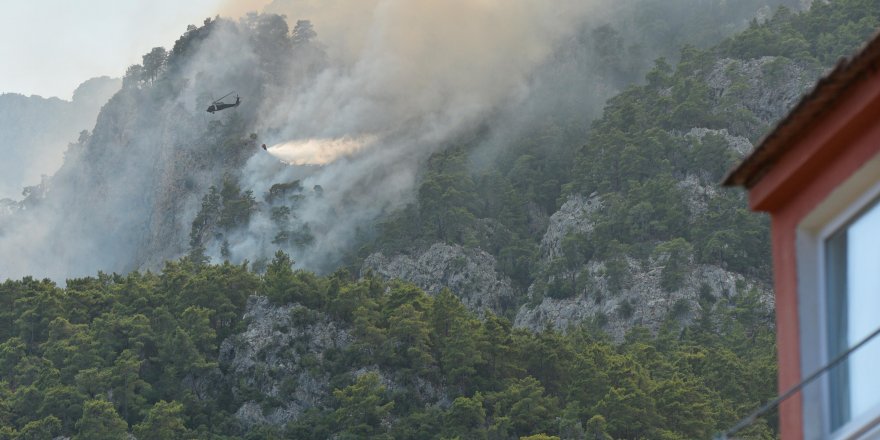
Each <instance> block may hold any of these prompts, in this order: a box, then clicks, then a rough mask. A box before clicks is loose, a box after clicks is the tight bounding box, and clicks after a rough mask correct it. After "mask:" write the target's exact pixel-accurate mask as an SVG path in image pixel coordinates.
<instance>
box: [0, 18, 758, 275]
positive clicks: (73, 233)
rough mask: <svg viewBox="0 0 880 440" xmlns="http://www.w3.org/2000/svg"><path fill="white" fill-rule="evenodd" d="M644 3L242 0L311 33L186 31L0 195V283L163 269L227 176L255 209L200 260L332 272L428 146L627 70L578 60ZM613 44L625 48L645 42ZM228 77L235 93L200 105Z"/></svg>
mask: <svg viewBox="0 0 880 440" xmlns="http://www.w3.org/2000/svg"><path fill="white" fill-rule="evenodd" d="M693 1H694V2H696V3H698V4H700V5H702V4H703V3H705V2H704V1H703V0H693ZM755 1H757V0H755ZM647 3H650V4H652V5H654V6H655V10H662V11H664V13H670V14H671V13H672V12H671V11H672V10H673V9H674V8H672V7H668V6H665V5H667V4H668V2H664V1H662V0H644V1H642V2H619V1H615V0H557V1H553V2H546V1H539V0H424V1H419V2H414V1H410V0H275V1H273V2H271V3H269V4H264V3H263V2H260V1H255V2H249V3H246V4H244V7H245V8H246V9H248V10H249V9H250V8H254V10H258V11H265V12H271V13H279V14H285V15H286V16H287V17H288V23H289V25H290V27H291V28H292V27H294V26H295V25H296V23H297V20H300V19H308V20H311V22H312V24H314V29H315V30H316V31H317V34H318V36H317V38H316V39H314V41H313V42H312V43H310V44H307V45H302V46H296V47H294V48H293V52H292V55H291V52H290V51H289V50H288V49H285V48H279V47H274V46H272V45H273V44H274V42H277V41H279V39H278V38H277V35H276V33H277V32H279V31H286V26H284V25H278V20H277V17H272V16H254V15H250V16H246V17H245V18H243V19H241V21H239V22H238V23H235V22H230V21H223V20H221V21H220V22H215V23H214V24H213V25H212V26H213V27H212V28H211V30H210V32H205V33H203V34H202V33H200V32H201V31H200V30H199V29H196V28H193V29H192V30H191V31H188V32H187V35H189V36H188V37H187V38H188V39H187V42H186V44H182V45H181V47H180V48H179V49H180V50H181V51H183V52H181V53H182V54H185V56H182V55H181V57H180V58H179V59H177V60H176V61H175V64H174V65H173V66H169V67H168V69H169V78H166V79H165V80H159V79H156V81H158V83H156V84H153V80H154V79H155V78H148V79H143V80H142V81H141V82H142V84H141V83H138V84H137V85H135V86H131V87H128V88H126V87H124V88H123V90H122V91H121V92H120V93H118V94H117V95H116V96H114V98H112V99H111V100H110V102H109V103H108V104H107V105H105V107H104V109H103V110H102V112H101V114H100V116H99V117H98V121H97V124H96V126H95V129H94V130H93V135H92V136H91V138H89V139H85V140H83V141H82V142H78V143H76V144H75V145H73V146H72V147H71V149H70V150H69V151H68V153H67V157H66V159H65V164H64V166H62V169H61V170H60V171H59V172H58V173H57V174H56V175H55V176H53V177H52V179H50V182H49V184H48V185H47V187H46V188H45V191H43V192H41V193H40V194H39V195H38V197H34V199H35V200H37V199H39V200H37V201H38V202H39V203H35V204H33V205H27V206H25V204H24V203H25V202H22V205H20V206H18V207H12V208H10V205H8V204H4V205H2V206H0V279H2V278H6V277H18V276H22V275H27V274H33V275H36V276H51V277H54V278H56V279H63V278H64V277H68V276H80V275H86V274H92V273H94V272H95V270H104V271H117V272H124V271H127V270H131V269H136V268H157V267H160V266H161V263H162V261H163V260H165V259H169V258H176V257H179V256H181V255H183V254H185V253H186V252H187V251H188V249H189V245H190V235H189V233H190V228H191V226H192V225H193V220H194V219H195V218H196V216H197V213H198V212H199V211H200V209H201V207H202V196H203V195H205V194H206V193H207V191H208V188H209V187H210V186H212V185H215V186H216V185H219V183H220V182H222V181H223V179H224V176H228V175H233V176H235V177H236V178H237V180H238V183H239V185H240V186H241V187H242V190H246V191H251V192H252V194H253V195H254V197H255V200H257V205H258V206H257V208H258V209H257V211H256V212H255V213H254V214H253V215H252V217H251V218H250V221H249V222H248V223H247V224H246V225H244V226H242V227H240V228H238V229H236V230H233V231H228V233H227V235H226V236H225V237H224V242H223V243H218V242H216V241H215V242H210V243H207V249H206V253H207V255H209V256H211V257H212V258H214V259H215V260H219V259H223V258H228V259H230V260H232V261H243V260H245V259H248V260H250V261H256V260H260V259H264V258H270V257H271V255H272V254H273V253H274V252H275V250H276V249H277V248H278V247H286V248H287V249H286V250H287V251H288V252H290V253H292V254H293V256H294V258H295V259H296V260H297V263H298V265H299V266H300V267H304V268H309V269H315V270H319V271H321V270H332V269H333V268H334V267H335V265H337V264H338V262H339V260H340V258H342V257H343V256H345V255H346V254H347V253H348V252H350V250H351V246H352V245H353V244H354V243H357V240H358V236H359V234H361V233H362V232H361V231H363V230H364V229H369V228H370V227H371V225H372V224H374V223H375V220H376V219H377V218H380V217H381V216H382V215H384V214H387V213H389V212H392V211H393V210H395V209H397V208H399V207H400V206H402V205H403V204H406V203H408V202H410V201H412V200H413V198H414V189H415V188H416V186H417V183H418V178H419V170H420V167H421V166H422V165H423V164H424V163H425V161H426V160H427V158H428V157H429V156H430V155H431V154H432V153H434V152H436V151H438V150H441V149H443V148H447V147H449V146H454V145H456V144H457V143H459V142H464V141H462V139H465V138H467V136H469V135H470V134H472V133H474V132H476V131H478V130H476V129H478V128H482V127H485V126H486V125H491V129H489V130H488V133H487V134H486V136H485V138H484V139H482V140H480V141H477V142H482V143H483V144H485V145H483V146H482V148H481V149H482V150H486V151H490V155H491V154H494V153H495V152H498V151H502V150H503V148H504V145H505V144H506V143H508V142H510V140H511V139H515V138H516V137H517V136H518V134H519V133H520V132H521V131H523V130H528V129H529V127H530V126H531V124H534V123H535V121H539V120H545V119H547V118H551V117H557V116H558V115H559V112H565V113H564V114H563V116H564V117H568V118H579V120H583V121H584V125H585V126H586V125H587V121H588V120H589V119H590V118H591V117H592V116H594V115H596V114H598V112H599V109H601V105H602V103H603V102H604V99H605V98H607V97H608V96H611V95H612V94H613V93H614V92H615V91H616V90H617V89H618V88H619V87H620V86H622V85H625V84H626V83H627V81H628V80H627V81H624V80H621V79H619V78H615V77H614V75H615V70H614V69H613V68H611V67H609V66H608V60H603V59H601V58H600V57H594V55H595V54H596V53H598V52H601V51H597V50H596V48H595V45H596V41H593V40H591V39H590V38H591V37H590V36H591V33H590V31H591V30H592V29H595V28H596V27H598V26H601V25H604V24H608V23H612V24H615V23H617V24H621V23H623V25H622V26H626V27H628V28H633V29H634V28H635V26H633V25H632V17H633V14H634V11H636V10H637V9H638V8H637V7H636V6H638V5H642V4H647ZM721 3H723V4H728V3H729V2H727V3H725V2H721ZM663 8H666V9H663ZM707 8H708V7H707ZM222 12H223V13H230V14H239V13H243V12H246V10H242V9H226V10H224V11H222ZM212 15H213V14H212ZM627 20H629V22H628V21H627ZM206 23H209V22H206ZM205 28H207V24H206V27H205ZM633 32H635V31H633ZM611 35H612V36H613V35H614V34H613V33H612V34H611ZM621 40H624V41H625V42H626V41H629V42H630V43H633V45H634V44H635V42H633V41H630V40H626V38H621ZM610 41H611V42H615V41H617V40H615V39H614V38H612V39H611V40H610ZM627 44H629V43H627ZM621 47H623V49H622V50H623V52H625V53H627V54H629V55H628V56H629V58H628V59H632V58H633V57H635V55H633V54H637V55H639V58H638V59H653V57H654V55H655V54H656V52H651V51H647V53H645V52H641V53H639V52H638V51H635V50H630V49H629V48H628V46H626V45H624V44H623V43H621ZM612 49H614V50H617V49H620V48H619V47H613V48H612ZM623 52H620V51H617V52H614V51H612V53H613V54H614V55H618V54H619V53H623ZM612 61H613V60H612ZM645 64H646V65H647V64H649V63H645ZM612 67H614V66H612ZM617 67H618V68H619V67H620V66H617ZM629 67H631V66H629ZM629 67H627V68H629ZM639 68H641V67H639ZM639 68H631V69H629V71H636V72H638V70H639ZM172 73H173V74H172ZM634 76H638V75H634ZM129 80H130V78H129ZM230 90H234V91H235V92H236V93H237V94H239V95H240V96H241V98H242V104H241V105H240V106H238V107H236V108H234V109H228V110H224V111H222V112H218V113H217V114H215V115H208V114H207V113H206V112H205V108H207V106H208V105H209V104H210V103H211V102H212V100H213V99H215V98H216V97H218V95H219V96H222V95H223V94H225V93H226V92H228V91H230ZM489 123H490V124H489ZM250 133H254V134H255V135H256V136H255V138H256V139H253V138H252V137H251V136H249V134H250ZM236 136H240V138H237V137H236ZM471 141H473V139H470V140H468V142H471ZM254 142H258V143H257V144H256V145H254V144H253V143H254ZM261 143H265V144H266V145H270V146H271V148H268V149H267V151H266V152H264V151H263V150H262V149H260V148H259V147H258V146H257V145H259V144H261ZM247 148H252V150H247ZM241 158H244V159H241ZM230 164H234V165H235V166H234V167H232V166H230ZM242 164H243V165H242ZM294 181H298V182H299V184H300V185H301V191H302V197H301V199H298V200H297V201H296V205H295V207H294V209H293V210H292V211H291V213H290V220H289V226H290V229H289V231H288V232H291V231H292V232H295V233H299V232H301V231H306V232H307V234H306V233H305V232H304V233H303V237H306V236H308V237H310V238H308V239H305V238H304V239H303V240H301V243H299V244H297V245H295V246H292V245H290V244H289V243H290V241H287V242H285V243H287V244H279V238H278V236H277V233H278V224H279V220H278V219H279V218H281V217H283V215H280V216H279V215H276V214H277V213H275V212H273V211H274V208H276V207H277V206H275V205H274V203H275V202H273V201H271V200H270V197H267V195H268V194H270V193H271V191H272V188H273V185H276V184H290V183H291V182H294ZM25 208H26V209H25ZM16 209H17V210H18V212H17V213H14V214H10V213H9V212H12V211H15V210H16ZM282 214H283V213H282ZM295 228H298V229H295Z"/></svg>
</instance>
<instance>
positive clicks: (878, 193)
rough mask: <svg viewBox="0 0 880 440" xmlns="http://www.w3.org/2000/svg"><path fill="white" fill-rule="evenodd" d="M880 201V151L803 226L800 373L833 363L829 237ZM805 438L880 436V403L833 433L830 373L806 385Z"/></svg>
mask: <svg viewBox="0 0 880 440" xmlns="http://www.w3.org/2000/svg"><path fill="white" fill-rule="evenodd" d="M878 199H880V154H878V155H877V156H875V157H874V158H872V159H871V160H870V161H869V162H867V163H866V164H865V165H863V166H862V167H861V168H860V169H859V170H858V171H857V172H856V173H854V174H853V175H852V176H850V177H849V178H848V179H847V180H846V181H844V182H843V183H842V184H840V185H839V186H838V187H837V188H835V190H833V191H832V192H831V193H830V194H829V195H828V196H827V197H826V198H825V200H823V201H822V202H821V203H820V204H819V205H818V206H817V207H816V208H814V209H813V210H812V211H811V212H810V213H809V214H808V215H807V216H806V217H804V219H803V220H802V221H801V223H800V224H799V225H798V228H797V234H796V251H797V252H796V255H797V273H798V277H797V278H798V284H797V289H798V319H799V322H800V329H799V335H800V356H801V359H800V360H801V377H806V376H807V375H809V374H811V373H813V372H815V371H817V370H818V369H819V368H821V367H822V366H824V365H826V364H827V363H828V361H829V360H830V359H829V356H828V339H827V326H828V319H827V309H828V304H827V298H828V293H827V292H826V284H825V282H826V279H825V270H826V265H825V243H826V240H827V239H828V238H829V237H830V236H831V235H833V234H834V233H835V232H837V231H838V230H839V229H840V228H841V227H843V226H844V225H846V224H847V223H848V222H850V221H851V220H853V219H855V217H856V216H858V215H859V214H861V213H862V212H863V210H864V209H865V208H867V207H868V206H870V205H871V204H872V203H874V202H876V201H877V200H878ZM802 393H803V394H802V397H803V421H804V427H803V428H804V439H826V438H828V439H833V440H844V439H846V440H849V439H864V438H878V439H880V404H878V405H877V406H876V407H874V408H872V409H871V410H869V411H867V412H866V413H865V414H862V415H860V416H858V417H856V418H854V419H852V420H850V421H848V422H846V423H845V424H844V425H843V426H841V427H840V428H838V429H837V430H835V431H834V432H833V433H832V432H831V428H830V426H831V411H830V405H831V402H830V399H831V397H830V396H831V392H830V381H829V378H828V374H827V373H826V374H823V375H822V376H821V377H820V379H819V380H817V381H815V382H814V383H812V384H809V385H807V386H806V387H804V389H803V391H802Z"/></svg>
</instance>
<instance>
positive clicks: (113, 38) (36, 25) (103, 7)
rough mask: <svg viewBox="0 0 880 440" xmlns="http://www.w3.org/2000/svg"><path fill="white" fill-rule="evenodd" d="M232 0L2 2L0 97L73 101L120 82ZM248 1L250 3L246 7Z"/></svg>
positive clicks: (11, 0)
mask: <svg viewBox="0 0 880 440" xmlns="http://www.w3.org/2000/svg"><path fill="white" fill-rule="evenodd" d="M229 3H232V2H230V1H228V0H0V18H2V19H0V60H2V61H0V93H7V92H15V93H21V94H23V95H32V94H34V95H40V96H43V97H50V96H57V97H59V98H62V99H70V98H71V96H72V95H73V91H74V89H76V87H77V86H78V85H79V84H80V83H82V82H83V81H85V80H87V79H89V78H93V77H96V76H102V75H106V76H111V77H122V75H123V74H124V73H125V69H126V68H127V67H128V66H130V65H132V64H139V63H140V62H141V56H142V55H143V54H145V53H147V52H149V51H150V49H152V48H153V47H156V46H163V47H165V48H166V49H171V46H173V45H174V41H175V40H177V38H178V37H179V36H180V35H181V34H183V33H184V32H185V31H186V26H187V25H188V24H195V25H201V24H202V21H204V19H205V18H207V17H213V16H215V15H217V14H218V12H220V11H221V10H225V9H228V6H229ZM243 3H248V2H243Z"/></svg>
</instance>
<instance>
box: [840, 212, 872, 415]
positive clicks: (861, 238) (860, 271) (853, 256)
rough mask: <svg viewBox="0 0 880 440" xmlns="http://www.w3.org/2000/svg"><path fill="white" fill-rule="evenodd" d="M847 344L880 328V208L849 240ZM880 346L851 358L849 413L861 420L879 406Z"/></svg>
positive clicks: (861, 222) (864, 218)
mask: <svg viewBox="0 0 880 440" xmlns="http://www.w3.org/2000/svg"><path fill="white" fill-rule="evenodd" d="M847 241H848V243H847V256H846V257H847V258H846V260H847V271H846V273H847V275H846V278H847V296H848V300H847V342H848V345H849V346H853V345H855V344H857V343H859V341H861V340H862V339H864V338H866V337H867V336H868V335H869V334H871V333H872V332H873V331H874V330H876V329H877V327H878V326H880V207H878V205H874V206H873V207H872V208H871V209H870V210H869V211H868V212H866V213H865V214H863V215H862V216H861V217H860V218H859V219H858V220H856V221H855V223H853V224H852V225H851V226H850V227H849V231H848V237H847ZM878 362H880V343H878V342H877V341H871V342H870V343H868V344H867V345H865V346H864V347H862V348H861V349H859V350H858V351H856V352H854V353H853V354H852V355H851V356H850V362H849V380H850V391H849V396H850V411H851V413H852V415H853V416H858V415H859V414H862V413H864V412H865V411H867V410H868V409H870V408H872V407H873V406H874V405H876V404H877V403H878V402H880V393H878V391H880V374H878V371H877V365H878Z"/></svg>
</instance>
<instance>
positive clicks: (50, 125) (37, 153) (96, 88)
mask: <svg viewBox="0 0 880 440" xmlns="http://www.w3.org/2000/svg"><path fill="white" fill-rule="evenodd" d="M120 86H121V80H119V79H111V78H108V77H101V78H92V79H90V80H88V81H86V82H84V83H82V84H81V85H80V86H79V87H77V89H76V90H75V91H74V92H73V99H72V100H71V101H65V100H62V99H58V98H48V99H47V98H43V97H40V96H23V95H19V94H16V93H4V94H0V153H2V154H3V161H2V162H0V199H6V198H8V199H10V202H11V200H13V199H19V198H20V197H21V196H22V190H23V189H24V187H26V186H34V185H39V184H40V183H42V182H41V176H42V175H46V176H51V175H52V174H54V173H55V171H57V170H58V168H60V167H61V163H62V161H63V159H64V150H65V149H67V144H68V143H70V142H74V141H76V140H77V138H78V134H79V133H80V132H82V131H83V130H91V129H92V127H94V126H95V118H96V117H97V116H98V111H99V110H100V109H101V106H102V105H104V103H106V102H107V100H108V99H110V97H111V96H113V94H114V93H116V92H117V91H118V90H119V87H120ZM0 203H3V202H2V201H0ZM0 209H2V208H0Z"/></svg>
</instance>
